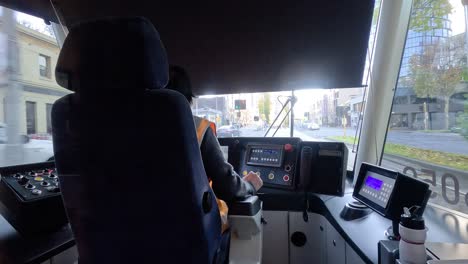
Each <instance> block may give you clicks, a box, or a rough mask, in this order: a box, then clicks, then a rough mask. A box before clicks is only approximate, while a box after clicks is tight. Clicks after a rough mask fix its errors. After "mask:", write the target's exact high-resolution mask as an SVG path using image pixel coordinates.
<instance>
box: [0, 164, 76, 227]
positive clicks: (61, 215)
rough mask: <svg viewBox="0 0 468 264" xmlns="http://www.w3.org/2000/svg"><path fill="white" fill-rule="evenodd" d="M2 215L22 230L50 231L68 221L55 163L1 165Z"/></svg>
mask: <svg viewBox="0 0 468 264" xmlns="http://www.w3.org/2000/svg"><path fill="white" fill-rule="evenodd" d="M0 175H1V181H0V201H1V203H2V205H3V207H4V208H2V209H3V210H4V212H3V216H4V217H5V218H6V219H7V220H8V221H9V222H10V224H11V225H12V226H14V227H15V228H16V229H17V230H18V231H19V232H22V233H25V234H27V233H31V232H37V231H44V230H50V229H54V228H57V227H60V226H62V225H64V224H65V223H67V222H68V220H67V217H66V214H65V209H64V207H63V203H62V197H61V193H60V187H59V181H58V177H57V172H56V170H55V164H54V162H44V163H35V164H27V165H18V166H10V167H3V168H0Z"/></svg>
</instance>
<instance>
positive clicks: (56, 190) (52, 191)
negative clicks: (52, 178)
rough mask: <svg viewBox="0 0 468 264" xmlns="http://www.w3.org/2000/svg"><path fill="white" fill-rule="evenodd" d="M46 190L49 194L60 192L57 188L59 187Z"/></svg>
mask: <svg viewBox="0 0 468 264" xmlns="http://www.w3.org/2000/svg"><path fill="white" fill-rule="evenodd" d="M46 190H47V191H48V192H51V193H58V192H60V188H59V187H56V186H50V187H47V188H46Z"/></svg>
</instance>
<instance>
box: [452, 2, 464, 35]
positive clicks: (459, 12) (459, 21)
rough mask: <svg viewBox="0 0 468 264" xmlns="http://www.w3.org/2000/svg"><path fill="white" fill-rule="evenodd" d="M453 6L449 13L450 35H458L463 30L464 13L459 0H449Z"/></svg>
mask: <svg viewBox="0 0 468 264" xmlns="http://www.w3.org/2000/svg"><path fill="white" fill-rule="evenodd" d="M450 4H451V5H452V7H453V11H452V14H450V15H449V18H450V20H451V21H452V35H458V34H460V33H463V32H465V13H464V9H463V5H462V4H461V0H450Z"/></svg>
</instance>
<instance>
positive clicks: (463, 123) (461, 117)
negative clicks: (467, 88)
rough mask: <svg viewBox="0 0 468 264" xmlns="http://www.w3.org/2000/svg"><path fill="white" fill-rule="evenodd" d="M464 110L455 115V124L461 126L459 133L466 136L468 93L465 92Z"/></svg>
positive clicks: (467, 128) (467, 135)
mask: <svg viewBox="0 0 468 264" xmlns="http://www.w3.org/2000/svg"><path fill="white" fill-rule="evenodd" d="M463 103H464V112H463V113H462V114H460V115H459V116H458V117H457V124H458V125H459V126H460V128H461V134H462V135H463V136H465V137H466V138H468V94H465V100H464V102H463Z"/></svg>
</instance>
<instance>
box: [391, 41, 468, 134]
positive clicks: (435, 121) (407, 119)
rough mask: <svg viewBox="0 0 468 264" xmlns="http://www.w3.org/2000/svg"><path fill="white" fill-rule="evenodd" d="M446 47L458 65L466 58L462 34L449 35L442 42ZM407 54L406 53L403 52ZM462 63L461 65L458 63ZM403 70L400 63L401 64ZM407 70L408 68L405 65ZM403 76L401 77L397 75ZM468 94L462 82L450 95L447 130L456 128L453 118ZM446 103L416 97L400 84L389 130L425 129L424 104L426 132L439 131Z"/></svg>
mask: <svg viewBox="0 0 468 264" xmlns="http://www.w3.org/2000/svg"><path fill="white" fill-rule="evenodd" d="M445 41H446V44H447V45H448V47H449V48H448V52H446V51H447V50H444V51H442V52H444V53H445V52H446V53H447V57H448V58H449V59H450V60H452V61H454V62H457V60H463V59H465V58H466V55H465V33H462V34H458V35H455V36H452V37H450V38H447V39H445ZM405 53H406V50H405ZM457 63H463V62H457ZM402 67H403V64H402ZM407 67H409V66H407ZM400 77H404V76H400ZM467 93H468V84H467V83H466V82H464V81H461V82H460V83H459V84H458V85H457V87H456V92H455V94H454V95H452V96H451V98H450V102H449V128H450V127H452V126H455V124H456V116H457V114H458V113H461V112H463V101H464V94H467ZM445 103H446V102H445V100H444V99H443V98H438V97H427V98H420V97H418V96H417V95H416V93H415V92H414V90H413V88H412V87H410V86H404V85H402V84H400V85H399V86H398V88H397V89H396V92H395V96H394V101H393V109H392V116H391V119H390V127H392V128H405V129H414V130H423V129H425V124H424V119H425V117H424V104H426V107H427V112H428V121H429V122H428V129H430V130H441V129H445V113H444V107H445Z"/></svg>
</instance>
